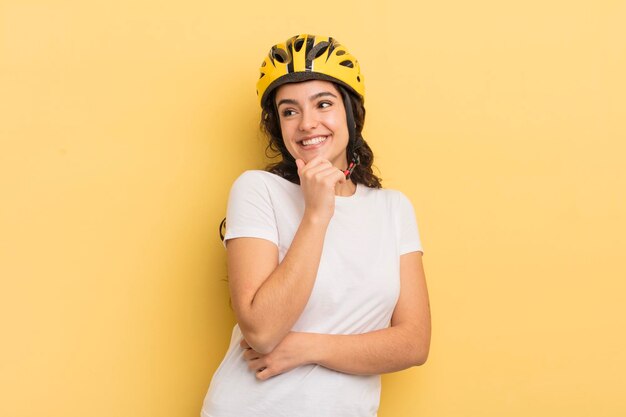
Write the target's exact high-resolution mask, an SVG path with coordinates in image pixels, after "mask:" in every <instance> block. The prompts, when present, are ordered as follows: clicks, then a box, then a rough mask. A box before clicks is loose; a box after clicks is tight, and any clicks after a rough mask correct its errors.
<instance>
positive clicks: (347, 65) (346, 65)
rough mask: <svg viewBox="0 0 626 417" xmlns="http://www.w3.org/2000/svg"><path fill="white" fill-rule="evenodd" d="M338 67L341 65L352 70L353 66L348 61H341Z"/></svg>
mask: <svg viewBox="0 0 626 417" xmlns="http://www.w3.org/2000/svg"><path fill="white" fill-rule="evenodd" d="M339 65H343V66H344V67H348V68H354V64H353V63H352V61H350V60H347V59H346V60H345V61H341V62H340V63H339Z"/></svg>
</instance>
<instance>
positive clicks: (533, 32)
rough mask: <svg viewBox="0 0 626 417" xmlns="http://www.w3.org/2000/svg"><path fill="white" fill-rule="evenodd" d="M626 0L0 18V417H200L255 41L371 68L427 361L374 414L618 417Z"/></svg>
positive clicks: (6, 14) (16, 9)
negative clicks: (328, 52) (315, 36)
mask: <svg viewBox="0 0 626 417" xmlns="http://www.w3.org/2000/svg"><path fill="white" fill-rule="evenodd" d="M625 21H626V2H625V1H621V0H620V1H609V0H600V1H595V2H591V1H565V0H558V1H551V0H542V1H539V0H530V1H495V0H493V1H489V0H477V1H473V2H467V1H461V0H456V1H450V0H443V1H437V2H432V1H428V2H425V1H394V0H390V1H385V2H383V1H379V2H367V1H342V2H337V1H327V0H320V1H316V2H291V3H285V2H258V1H249V0H243V1H239V2H208V1H198V0H180V1H175V2H171V1H169V2H168V1H162V0H160V1H146V0H130V1H129V0H124V1H121V0H113V1H111V0H106V1H105V0H95V1H88V2H86V1H77V0H76V1H70V0H57V1H36V0H3V1H2V2H1V3H0V337H1V341H0V393H1V394H0V396H1V397H2V398H1V399H0V415H2V416H6V417H35V416H41V415H46V416H48V417H79V416H81V417H82V416H90V417H111V416H123V417H126V416H128V417H173V416H176V417H192V416H198V415H199V412H200V407H201V404H202V400H203V398H204V394H205V392H206V390H207V387H208V384H209V381H210V379H211V376H212V374H213V372H214V371H215V369H216V367H217V366H218V364H219V362H220V361H221V359H222V356H223V354H224V352H225V350H226V347H227V344H228V341H229V337H230V331H231V329H232V326H233V324H234V317H233V314H232V311H231V309H230V307H229V300H228V289H227V284H226V282H225V278H226V266H225V252H224V249H223V247H222V245H221V242H220V240H219V238H218V225H219V223H220V221H221V220H222V217H223V216H224V214H225V209H226V201H227V195H228V190H229V188H230V185H231V184H232V182H233V180H234V179H235V178H236V177H237V176H238V175H239V174H240V173H241V172H243V171H244V170H247V169H258V168H262V167H263V166H264V165H265V163H266V162H267V161H266V159H265V157H264V155H263V151H264V147H265V144H264V139H263V137H262V136H261V134H260V133H259V130H258V119H259V114H260V111H259V107H258V104H257V101H256V94H255V83H256V80H257V77H258V75H259V71H258V68H259V65H260V64H261V61H262V59H263V57H264V55H265V54H266V53H267V51H268V50H269V47H270V46H271V45H273V44H275V43H277V42H280V41H283V40H285V39H286V38H288V37H290V36H292V35H295V34H298V33H307V32H308V33H319V34H324V35H331V36H334V37H336V38H337V39H339V41H340V42H342V43H344V44H345V45H346V46H347V47H348V49H349V50H350V51H351V52H352V53H353V54H354V55H355V56H356V57H358V59H359V62H360V64H361V68H362V70H363V74H364V77H365V85H366V100H365V104H366V107H367V112H368V114H367V119H366V127H365V132H364V136H365V138H366V139H367V140H368V141H369V142H370V144H371V146H372V148H373V150H374V152H375V155H376V161H375V165H376V166H377V168H378V170H379V172H380V175H381V176H382V178H383V181H384V182H383V183H384V185H385V186H386V187H389V188H396V189H400V190H402V191H403V192H404V193H405V194H406V195H407V196H408V197H409V198H410V199H411V201H412V202H413V204H414V206H415V211H416V216H417V219H418V222H419V224H420V231H421V235H422V241H423V244H424V249H425V254H424V263H425V268H426V274H427V279H428V284H429V289H430V296H431V305H432V314H433V339H432V350H431V355H430V358H429V361H428V362H427V364H426V365H425V366H423V367H421V368H413V369H410V370H407V371H403V372H400V373H397V374H393V375H386V376H384V377H383V394H382V402H381V409H380V413H379V416H380V417H402V416H432V417H448V416H449V417H459V416H471V417H474V416H475V417H487V416H494V417H495V416H498V417H501V416H508V417H528V416H534V417H540V416H545V417H553V416H568V417H581V416H593V417H598V416H623V415H625V414H626V399H625V398H626V397H624V396H623V390H624V386H625V383H626V377H625V376H624V375H625V374H626V336H625V334H624V329H625V328H626V307H625V305H624V293H625V291H626V284H625V278H626V266H625V265H624V250H625V249H626V245H625V237H624V236H625V235H626V219H625V213H626V169H624V157H625V155H626V145H625V142H626V127H625V125H626V124H625V123H624V121H625V119H626V101H625V100H626V99H625V97H626V81H625V79H626V78H625V77H624V74H626V32H625V30H624V22H625Z"/></svg>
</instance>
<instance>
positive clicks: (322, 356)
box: [241, 252, 431, 380]
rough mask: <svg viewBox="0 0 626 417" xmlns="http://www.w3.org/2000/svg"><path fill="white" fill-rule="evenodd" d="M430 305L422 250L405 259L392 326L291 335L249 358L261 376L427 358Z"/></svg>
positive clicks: (371, 368) (366, 368)
mask: <svg viewBox="0 0 626 417" xmlns="http://www.w3.org/2000/svg"><path fill="white" fill-rule="evenodd" d="M430 332H431V330H430V306H429V301H428V290H427V288H426V279H425V276H424V267H423V265H422V253H421V252H410V253H407V254H404V255H402V256H401V257H400V296H399V298H398V302H397V304H396V307H395V309H394V312H393V316H392V318H391V326H390V327H388V328H386V329H381V330H376V331H372V332H369V333H363V334H356V335H330V334H318V333H290V334H289V335H287V337H285V339H283V341H282V342H281V343H280V344H279V345H278V346H276V348H275V349H274V350H273V351H272V352H270V353H268V354H267V355H261V354H258V353H257V352H255V351H254V350H252V349H250V348H249V346H247V344H246V342H245V341H242V344H241V346H242V347H243V348H244V349H246V352H245V353H244V358H245V359H246V360H247V361H248V365H249V367H250V369H251V370H252V371H255V372H256V375H257V378H259V379H262V380H264V379H267V378H270V377H272V376H275V375H278V374H281V373H284V372H287V371H289V370H291V369H293V368H295V367H298V366H301V365H306V364H311V363H316V364H319V365H322V366H324V367H326V368H329V369H333V370H335V371H339V372H345V373H349V374H355V375H374V374H382V373H387V372H395V371H400V370H402V369H406V368H409V367H411V366H417V365H422V364H423V363H424V362H426V359H427V357H428V351H429V348H430Z"/></svg>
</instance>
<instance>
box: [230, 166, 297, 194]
mask: <svg viewBox="0 0 626 417" xmlns="http://www.w3.org/2000/svg"><path fill="white" fill-rule="evenodd" d="M294 187H295V188H299V186H298V185H297V184H293V183H291V182H289V181H287V180H286V179H284V178H283V177H280V176H278V175H276V174H273V173H271V172H268V171H263V170H260V169H251V170H247V171H244V172H242V173H241V174H240V175H239V177H237V179H236V180H235V182H234V183H233V189H249V188H252V189H255V190H258V189H260V188H263V189H267V190H269V191H271V190H275V189H285V188H287V189H293V188H294Z"/></svg>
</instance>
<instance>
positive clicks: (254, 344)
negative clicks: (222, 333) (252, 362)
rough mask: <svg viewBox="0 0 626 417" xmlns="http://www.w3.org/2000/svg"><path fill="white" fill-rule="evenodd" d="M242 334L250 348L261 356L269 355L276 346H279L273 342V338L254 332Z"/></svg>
mask: <svg viewBox="0 0 626 417" xmlns="http://www.w3.org/2000/svg"><path fill="white" fill-rule="evenodd" d="M242 333H243V338H244V340H245V341H246V343H247V344H248V346H250V347H251V348H252V350H254V351H255V352H258V353H260V354H261V355H267V354H268V353H270V352H272V351H273V350H274V348H276V346H277V345H278V342H276V341H275V340H273V339H272V338H271V337H268V335H263V334H260V333H255V332H252V331H247V332H246V331H242Z"/></svg>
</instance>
